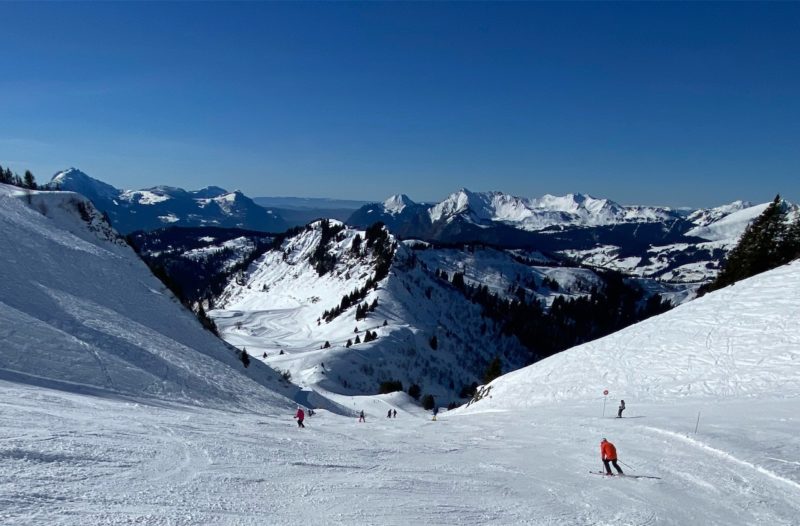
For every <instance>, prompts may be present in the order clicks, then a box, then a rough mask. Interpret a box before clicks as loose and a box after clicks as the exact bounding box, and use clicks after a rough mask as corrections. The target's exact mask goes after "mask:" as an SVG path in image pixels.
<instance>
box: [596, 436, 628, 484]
mask: <svg viewBox="0 0 800 526" xmlns="http://www.w3.org/2000/svg"><path fill="white" fill-rule="evenodd" d="M600 458H602V459H603V465H604V466H605V467H606V475H613V473H611V466H609V463H611V464H614V468H616V470H617V473H619V474H620V475H624V474H625V473H623V472H622V468H620V467H619V464H617V448H615V447H614V444H612V443H611V442H609V441H608V440H606V439H605V438H604V439H603V440H602V441H601V442H600Z"/></svg>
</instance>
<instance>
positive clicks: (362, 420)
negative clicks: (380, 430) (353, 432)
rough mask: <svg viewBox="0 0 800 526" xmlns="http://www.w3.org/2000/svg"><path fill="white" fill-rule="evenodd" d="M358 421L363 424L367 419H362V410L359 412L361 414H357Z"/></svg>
mask: <svg viewBox="0 0 800 526" xmlns="http://www.w3.org/2000/svg"><path fill="white" fill-rule="evenodd" d="M358 421H359V422H365V423H366V421H367V419H366V418H364V410H363V409H362V410H361V413H359V415H358Z"/></svg>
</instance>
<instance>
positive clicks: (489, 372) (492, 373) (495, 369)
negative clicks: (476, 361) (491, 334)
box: [483, 356, 503, 385]
mask: <svg viewBox="0 0 800 526" xmlns="http://www.w3.org/2000/svg"><path fill="white" fill-rule="evenodd" d="M502 374H503V369H502V365H501V363H500V357H499V356H495V357H494V360H492V361H491V363H490V364H489V366H488V367H487V368H486V372H485V373H483V384H484V385H486V384H488V383H489V382H491V381H492V380H494V379H495V378H497V377H498V376H500V375H502Z"/></svg>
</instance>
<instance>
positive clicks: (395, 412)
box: [392, 409, 397, 418]
mask: <svg viewBox="0 0 800 526" xmlns="http://www.w3.org/2000/svg"><path fill="white" fill-rule="evenodd" d="M392 418H397V409H392Z"/></svg>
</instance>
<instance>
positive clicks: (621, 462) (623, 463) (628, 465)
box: [617, 460, 636, 469]
mask: <svg viewBox="0 0 800 526" xmlns="http://www.w3.org/2000/svg"><path fill="white" fill-rule="evenodd" d="M617 462H619V463H620V464H622V465H623V466H627V467H629V468H631V469H636V468H635V467H633V466H631V465H630V464H626V463H625V462H623V461H621V460H618V461H617Z"/></svg>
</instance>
